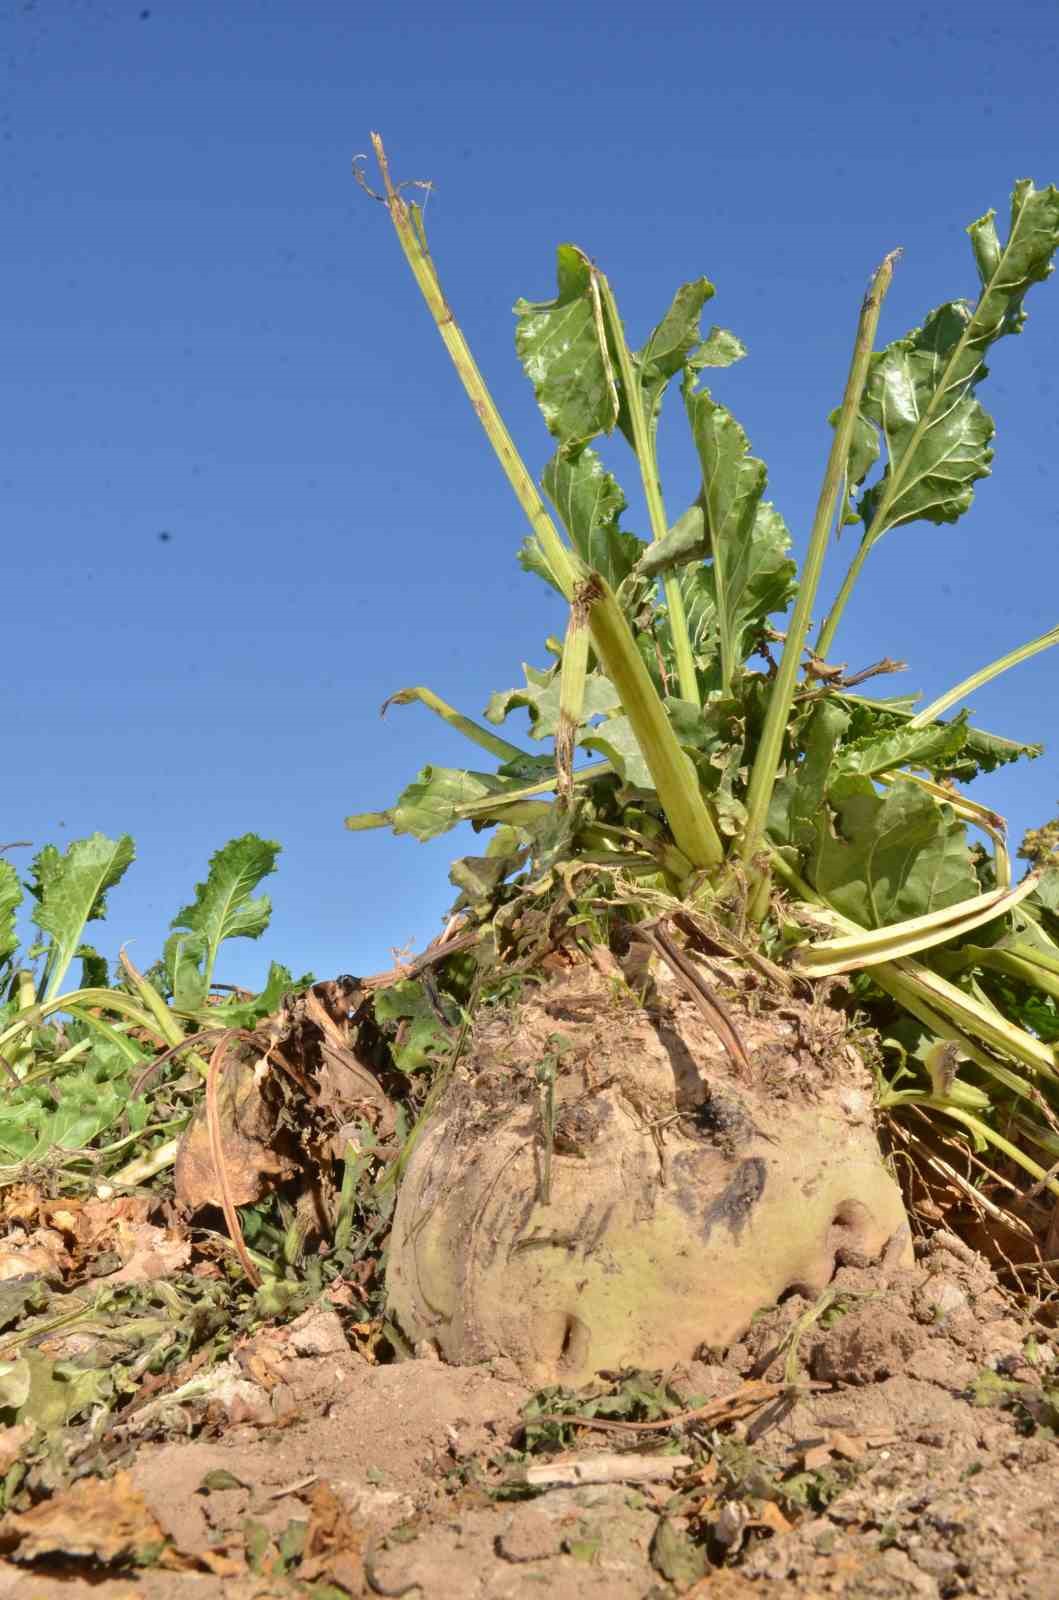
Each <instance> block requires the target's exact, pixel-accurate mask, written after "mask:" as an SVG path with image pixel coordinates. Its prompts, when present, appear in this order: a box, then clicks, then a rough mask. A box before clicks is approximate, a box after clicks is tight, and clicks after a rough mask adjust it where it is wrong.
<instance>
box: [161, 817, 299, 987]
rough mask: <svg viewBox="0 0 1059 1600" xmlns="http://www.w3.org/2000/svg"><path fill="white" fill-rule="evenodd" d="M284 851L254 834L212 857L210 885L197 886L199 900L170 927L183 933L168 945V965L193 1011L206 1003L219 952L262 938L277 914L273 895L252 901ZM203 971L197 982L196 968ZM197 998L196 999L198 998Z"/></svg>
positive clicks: (176, 984)
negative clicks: (229, 943)
mask: <svg viewBox="0 0 1059 1600" xmlns="http://www.w3.org/2000/svg"><path fill="white" fill-rule="evenodd" d="M279 851H280V847H279V845H278V844H276V843H275V842H274V841H273V840H271V839H259V838H258V836H257V835H256V834H254V833H245V834H243V836H242V838H239V839H230V840H229V841H228V843H227V844H226V845H225V846H224V847H223V848H222V849H220V850H218V851H217V853H216V854H215V855H213V856H211V857H210V869H209V875H208V877H207V879H206V881H205V883H197V884H196V885H195V899H194V900H193V902H192V903H191V905H189V906H185V907H184V908H183V910H182V911H178V912H177V914H176V916H175V917H174V918H173V920H172V922H171V923H170V927H171V928H176V929H177V930H178V932H177V933H176V934H175V935H174V936H173V937H172V938H170V939H168V940H167V941H166V954H165V957H164V959H165V961H166V963H167V966H168V968H169V975H170V980H171V986H172V989H173V992H174V994H175V993H176V992H177V987H178V984H179V985H180V991H181V994H182V995H183V996H184V997H185V998H186V999H188V1000H191V1001H192V1004H191V1005H190V1007H189V1009H196V1008H197V1006H201V1005H203V1004H204V1003H205V998H206V996H207V995H208V994H209V991H210V985H211V983H212V982H213V969H214V966H215V964H216V961H217V952H218V951H219V950H220V947H221V945H222V943H223V942H224V940H225V939H260V937H261V935H262V934H263V933H264V931H265V929H266V928H267V927H268V923H269V918H270V917H271V915H272V902H271V900H270V899H269V898H268V895H264V894H263V895H260V896H259V897H258V899H256V900H253V899H251V896H252V894H253V892H254V890H255V889H256V888H257V886H258V884H259V883H260V882H261V880H262V878H265V877H267V876H268V875H269V873H272V872H275V870H276V857H277V856H278V855H279ZM192 965H194V966H195V967H196V968H197V969H198V973H199V981H198V983H196V982H195V980H194V979H193V978H192V975H191V967H192ZM196 994H197V997H198V998H197V1000H195V999H193V996H195V995H196Z"/></svg>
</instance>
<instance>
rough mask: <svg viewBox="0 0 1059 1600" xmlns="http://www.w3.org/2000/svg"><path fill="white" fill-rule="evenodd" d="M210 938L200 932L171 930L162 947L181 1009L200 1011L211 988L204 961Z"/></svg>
mask: <svg viewBox="0 0 1059 1600" xmlns="http://www.w3.org/2000/svg"><path fill="white" fill-rule="evenodd" d="M206 948H207V947H206V940H205V938H204V937H203V935H202V934H199V933H188V932H186V931H185V932H182V933H171V934H170V935H169V938H168V939H167V940H166V942H165V944H164V946H163V947H162V970H163V972H164V974H165V979H166V983H167V984H168V987H169V993H170V994H171V995H172V997H173V1005H174V1007H175V1009H176V1010H177V1011H200V1010H201V1009H202V1007H203V1006H204V1005H205V1004H206V996H207V994H208V990H207V988H206V975H205V972H204V970H203V961H204V959H205V956H206Z"/></svg>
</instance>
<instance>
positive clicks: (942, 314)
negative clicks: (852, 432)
mask: <svg viewBox="0 0 1059 1600" xmlns="http://www.w3.org/2000/svg"><path fill="white" fill-rule="evenodd" d="M967 231H968V233H969V234H970V236H971V245H972V249H973V251H974V257H975V264H976V266H977V268H978V275H979V279H980V281H981V286H982V287H981V293H980V295H979V298H978V301H977V303H976V304H975V305H973V306H972V305H970V304H969V303H968V302H967V301H965V300H953V301H950V302H949V303H947V304H946V305H943V306H939V307H938V309H937V310H936V311H932V312H931V314H930V316H929V317H928V318H927V320H926V322H925V323H924V324H923V327H922V328H914V329H913V330H912V332H911V333H909V334H908V335H906V337H905V338H903V339H897V340H895V341H894V343H893V344H891V345H890V346H888V348H887V349H886V350H884V351H883V352H882V353H881V354H880V355H878V356H876V357H875V358H874V360H873V362H872V367H871V372H870V375H869V379H868V385H867V390H866V393H865V396H864V402H863V406H862V416H863V417H864V418H865V419H866V420H867V422H868V423H869V424H871V425H873V426H874V427H876V428H878V429H879V430H880V432H881V434H882V437H883V440H884V443H885V446H886V453H887V466H886V469H885V471H884V473H883V476H882V477H881V479H880V480H879V482H878V483H877V484H876V485H874V486H873V487H872V488H870V489H868V490H867V491H866V492H865V494H864V495H863V496H862V498H861V500H860V502H859V504H858V506H857V515H858V516H859V517H860V519H861V520H862V521H863V522H864V524H865V526H866V528H867V530H868V533H869V536H870V538H871V539H872V540H875V539H878V538H880V537H881V536H882V534H883V533H885V532H886V531H887V529H889V528H894V527H897V526H898V525H899V524H901V523H906V522H914V521H917V520H919V519H922V520H924V521H927V522H935V523H940V522H955V521H956V519H957V518H958V517H959V516H961V515H962V513H963V512H964V511H966V510H967V508H968V506H969V505H970V504H971V500H972V497H973V484H974V483H975V481H976V480H977V479H979V478H984V477H986V476H987V475H988V473H989V471H990V464H991V462H992V457H993V452H992V450H991V448H990V441H991V440H992V437H993V434H994V431H995V429H994V424H993V420H992V418H991V417H989V416H988V415H987V413H986V412H985V410H984V409H983V408H982V406H981V404H980V402H979V401H978V399H977V398H976V393H975V391H976V389H977V386H978V384H979V383H980V382H981V381H982V379H983V378H984V377H985V376H986V375H987V368H986V366H985V353H986V351H987V350H988V349H989V347H990V346H991V345H992V344H994V343H995V342H996V341H997V340H998V339H1000V338H1002V337H1004V335H1006V334H1010V333H1019V332H1021V330H1022V326H1023V323H1024V322H1025V312H1024V311H1023V309H1022V302H1023V300H1024V298H1025V295H1026V291H1027V290H1028V289H1029V288H1030V286H1031V285H1032V284H1034V283H1039V282H1040V281H1041V280H1042V279H1043V278H1046V277H1047V276H1048V275H1049V273H1050V272H1051V270H1052V257H1053V256H1054V254H1055V251H1056V247H1057V246H1059V192H1057V191H1056V190H1055V189H1054V188H1048V189H1040V190H1038V189H1035V188H1034V186H1033V184H1032V183H1030V182H1029V181H1027V180H1024V181H1022V182H1020V183H1017V184H1016V185H1015V191H1014V194H1013V196H1012V203H1011V226H1010V231H1009V234H1008V238H1007V242H1006V243H1005V244H1004V245H1001V243H1000V240H999V238H998V236H997V231H996V226H995V223H994V213H993V212H991V211H990V212H987V213H986V214H985V216H984V217H980V218H979V219H978V221H977V222H973V223H972V224H971V226H970V228H969V229H968V230H967ZM865 454H866V452H865ZM862 465H864V456H863V455H862V456H861V457H860V459H859V460H858V462H857V465H856V467H855V468H854V471H859V470H860V468H861V466H862ZM851 476H853V474H852V473H851ZM854 481H856V480H854Z"/></svg>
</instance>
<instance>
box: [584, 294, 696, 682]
mask: <svg viewBox="0 0 1059 1600" xmlns="http://www.w3.org/2000/svg"><path fill="white" fill-rule="evenodd" d="M593 277H594V278H595V279H596V280H597V281H598V283H599V291H600V298H601V300H602V302H603V308H604V312H605V314H606V323H607V326H608V327H609V329H610V334H611V338H612V339H613V341H614V348H615V351H616V353H617V357H618V368H619V370H620V372H621V383H622V389H623V391H624V394H625V408H626V410H627V411H628V413H629V424H630V426H631V428H632V436H633V448H634V450H635V453H636V459H637V461H638V462H639V466H640V478H641V480H642V482H643V492H644V498H645V499H646V501H647V514H648V517H649V519H650V522H651V538H652V539H653V540H656V541H657V540H659V539H664V538H665V536H666V534H667V533H668V531H669V524H668V522H667V521H666V508H665V504H664V502H663V499H662V484H661V481H660V479H659V476H658V453H657V450H656V448H655V444H654V441H653V440H652V438H651V432H650V429H649V428H648V426H647V418H646V416H645V415H644V408H643V392H642V390H641V387H640V382H639V377H638V375H637V373H636V371H635V369H634V367H633V362H632V356H631V354H630V352H629V347H628V345H627V343H626V341H625V330H624V328H623V326H622V321H621V317H620V316H619V314H618V306H617V302H616V301H615V299H614V291H613V289H612V288H611V286H610V283H609V282H608V280H607V278H606V277H605V276H604V274H603V273H602V272H595V270H594V269H593ZM663 588H664V590H665V596H666V609H667V611H668V614H669V630H670V637H671V638H672V641H673V653H674V655H675V657H676V662H677V680H678V682H679V684H680V696H681V699H682V700H688V701H690V703H691V704H692V705H696V706H697V705H701V704H702V698H701V696H700V694H699V676H698V673H697V672H696V670H695V657H694V655H693V654H692V649H691V638H690V636H689V634H688V621H687V616H686V614H685V611H684V595H683V592H682V591H681V587H680V581H679V579H678V577H677V575H676V573H675V572H669V573H666V575H665V577H664V579H663Z"/></svg>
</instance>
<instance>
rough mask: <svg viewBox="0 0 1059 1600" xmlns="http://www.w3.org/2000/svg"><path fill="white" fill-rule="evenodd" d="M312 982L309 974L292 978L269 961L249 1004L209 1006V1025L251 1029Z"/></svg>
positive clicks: (312, 978) (240, 1001)
mask: <svg viewBox="0 0 1059 1600" xmlns="http://www.w3.org/2000/svg"><path fill="white" fill-rule="evenodd" d="M315 982H316V979H315V978H314V976H313V974H312V973H311V972H305V973H303V974H302V976H301V977H300V978H296V977H295V976H294V974H293V973H292V972H291V970H290V968H289V967H285V966H283V965H282V964H281V963H280V962H278V961H270V962H269V968H268V977H267V978H266V980H265V987H264V988H263V989H262V990H261V993H260V994H256V995H255V996H254V998H253V999H252V1000H229V1001H226V1002H225V1004H224V1005H221V1006H211V1007H210V1011H209V1015H210V1021H211V1022H212V1023H213V1024H214V1025H215V1026H216V1027H218V1028H254V1027H256V1026H257V1024H258V1023H259V1022H260V1021H261V1020H262V1018H263V1017H270V1016H272V1014H273V1013H274V1012H276V1011H278V1010H279V1008H280V1006H281V1005H282V1004H283V1000H284V998H285V997H286V996H287V995H289V994H298V993H300V992H301V990H303V989H308V988H309V987H310V986H311V985H312V984H314V983H315Z"/></svg>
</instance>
